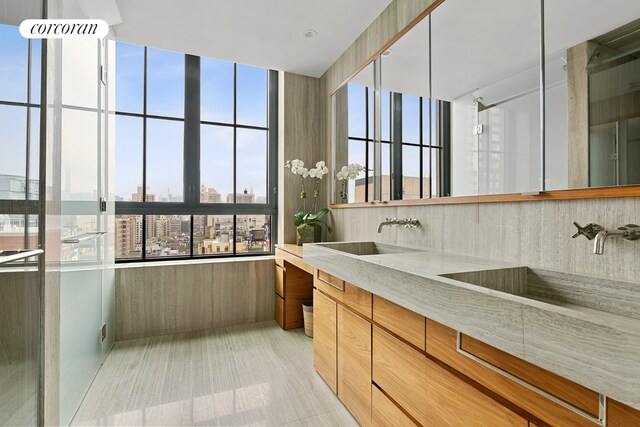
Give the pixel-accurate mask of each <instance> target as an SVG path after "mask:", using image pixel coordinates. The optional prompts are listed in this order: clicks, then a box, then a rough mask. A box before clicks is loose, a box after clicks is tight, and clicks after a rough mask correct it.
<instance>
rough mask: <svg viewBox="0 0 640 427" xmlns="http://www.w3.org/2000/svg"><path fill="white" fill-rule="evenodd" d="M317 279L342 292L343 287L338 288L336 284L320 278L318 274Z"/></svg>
mask: <svg viewBox="0 0 640 427" xmlns="http://www.w3.org/2000/svg"><path fill="white" fill-rule="evenodd" d="M318 280H320V281H321V282H322V283H325V284H327V285H329V286H331V287H332V288H334V289H337V290H339V291H340V292H344V289H343V288H340V287H338V286H336V285H334V284H333V283H331V282H328V281H326V280H324V279H322V278H321V277H320V276H318Z"/></svg>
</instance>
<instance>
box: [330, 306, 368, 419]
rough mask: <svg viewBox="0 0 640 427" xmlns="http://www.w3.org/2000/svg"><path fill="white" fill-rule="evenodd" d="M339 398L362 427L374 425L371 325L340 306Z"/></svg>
mask: <svg viewBox="0 0 640 427" xmlns="http://www.w3.org/2000/svg"><path fill="white" fill-rule="evenodd" d="M338 397H339V398H340V400H341V401H342V403H344V406H346V407H347V409H348V410H349V412H351V414H352V415H353V417H354V418H355V419H356V420H357V421H358V423H359V424H360V425H361V426H368V425H371V323H369V322H368V321H367V320H365V319H363V318H362V317H360V316H358V315H357V314H355V313H353V312H352V311H351V310H349V309H348V308H346V307H345V306H342V305H339V306H338Z"/></svg>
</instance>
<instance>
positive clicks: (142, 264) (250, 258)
mask: <svg viewBox="0 0 640 427" xmlns="http://www.w3.org/2000/svg"><path fill="white" fill-rule="evenodd" d="M274 259H275V256H274V255H260V256H241V257H226V258H204V259H193V258H191V259H184V260H182V259H180V260H167V261H158V260H154V261H140V262H135V261H133V262H125V263H116V270H119V269H123V268H142V267H167V266H176V265H198V264H224V263H232V262H253V261H266V260H274Z"/></svg>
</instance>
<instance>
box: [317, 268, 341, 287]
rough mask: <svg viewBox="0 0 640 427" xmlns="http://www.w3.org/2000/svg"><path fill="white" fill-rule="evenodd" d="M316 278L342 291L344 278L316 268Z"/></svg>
mask: <svg viewBox="0 0 640 427" xmlns="http://www.w3.org/2000/svg"><path fill="white" fill-rule="evenodd" d="M318 279H319V280H320V281H322V282H324V283H326V284H328V285H329V286H333V287H334V288H336V289H337V290H339V291H344V280H341V279H340V278H338V277H336V276H332V275H331V274H329V273H325V272H324V271H320V270H318Z"/></svg>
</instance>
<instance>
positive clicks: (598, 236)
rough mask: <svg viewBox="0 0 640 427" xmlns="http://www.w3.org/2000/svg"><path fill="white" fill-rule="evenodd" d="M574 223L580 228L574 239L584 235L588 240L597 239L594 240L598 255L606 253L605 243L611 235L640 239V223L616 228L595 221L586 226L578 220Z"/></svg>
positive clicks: (594, 250) (627, 238)
mask: <svg viewBox="0 0 640 427" xmlns="http://www.w3.org/2000/svg"><path fill="white" fill-rule="evenodd" d="M573 225H575V226H576V227H577V228H578V232H577V233H576V234H574V235H573V236H572V237H573V238H574V239H575V238H576V237H578V236H581V235H582V236H585V237H586V238H587V239H588V240H595V241H594V242H593V253H594V254H596V255H602V254H604V244H605V242H606V241H607V238H609V237H621V238H623V239H626V240H638V239H640V225H636V224H627V225H625V226H622V227H618V228H617V229H616V230H607V229H605V228H604V227H603V226H601V225H598V224H593V223H589V224H587V225H585V226H584V227H582V226H580V224H578V223H577V222H574V223H573Z"/></svg>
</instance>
